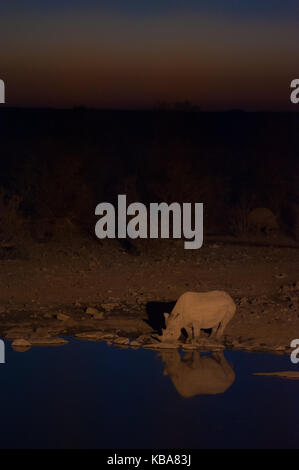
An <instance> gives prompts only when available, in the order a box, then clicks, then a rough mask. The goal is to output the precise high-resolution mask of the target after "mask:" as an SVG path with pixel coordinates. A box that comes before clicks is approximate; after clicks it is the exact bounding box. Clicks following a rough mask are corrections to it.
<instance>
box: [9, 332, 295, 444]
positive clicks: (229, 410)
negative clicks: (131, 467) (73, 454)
mask: <svg viewBox="0 0 299 470" xmlns="http://www.w3.org/2000/svg"><path fill="white" fill-rule="evenodd" d="M224 357H225V358H224ZM224 357H222V356H221V355H220V356H219V355H218V356H216V357H211V356H207V355H204V356H200V357H199V356H198V355H195V356H194V355H192V354H187V355H184V356H183V357H181V356H180V355H179V354H178V353H177V352H176V351H171V352H169V353H168V352H164V353H163V354H162V356H161V355H159V354H158V353H157V352H156V351H151V350H146V349H138V350H133V349H122V348H116V347H113V346H107V345H106V344H105V343H96V342H85V341H77V340H74V339H71V341H70V343H69V344H67V345H66V346H61V347H35V348H32V349H30V350H29V351H26V352H24V353H20V352H15V351H14V350H13V349H12V348H11V346H10V343H6V364H0V383H1V391H0V416H1V429H0V448H264V447H266V448H275V447H277V448H294V447H296V448H298V447H299V407H298V396H299V381H298V382H297V381H292V380H283V379H280V378H275V377H273V378H272V377H262V376H258V377H257V376H253V375H252V373H253V372H267V371H277V370H296V369H297V370H298V366H295V365H292V363H291V362H290V358H289V356H278V355H271V354H253V353H246V352H240V351H225V352H224ZM166 372H167V375H165V374H166Z"/></svg>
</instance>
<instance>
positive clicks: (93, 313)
mask: <svg viewBox="0 0 299 470" xmlns="http://www.w3.org/2000/svg"><path fill="white" fill-rule="evenodd" d="M85 313H86V314H87V315H90V316H91V317H92V318H94V319H95V320H103V319H104V313H103V312H99V310H98V309H96V308H93V307H88V308H87V309H86V310H85Z"/></svg>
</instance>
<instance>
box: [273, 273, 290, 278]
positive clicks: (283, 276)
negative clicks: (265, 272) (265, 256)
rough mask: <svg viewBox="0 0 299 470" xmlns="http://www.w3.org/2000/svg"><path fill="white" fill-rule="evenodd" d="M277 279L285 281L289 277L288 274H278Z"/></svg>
mask: <svg viewBox="0 0 299 470" xmlns="http://www.w3.org/2000/svg"><path fill="white" fill-rule="evenodd" d="M275 277H276V279H284V278H285V277H287V274H286V273H278V274H275Z"/></svg>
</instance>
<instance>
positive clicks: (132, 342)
mask: <svg viewBox="0 0 299 470" xmlns="http://www.w3.org/2000/svg"><path fill="white" fill-rule="evenodd" d="M130 346H132V348H140V346H141V344H140V343H139V342H138V341H136V340H133V341H131V342H130Z"/></svg>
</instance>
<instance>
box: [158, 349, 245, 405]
mask: <svg viewBox="0 0 299 470" xmlns="http://www.w3.org/2000/svg"><path fill="white" fill-rule="evenodd" d="M160 357H161V358H162V361H163V362H165V369H164V375H169V377H170V378H171V380H172V382H173V385H174V386H175V388H176V390H177V391H178V393H179V394H180V395H182V396H183V397H185V398H190V397H194V396H195V395H201V394H208V395H215V394H217V393H224V392H225V391H226V390H227V389H228V388H229V387H230V386H231V385H232V384H233V382H234V381H235V377H236V376H235V373H234V371H233V369H232V368H231V366H230V365H229V363H228V362H227V360H226V359H225V357H224V355H223V353H222V352H221V353H214V354H212V355H211V356H201V355H200V352H198V351H193V352H188V353H185V355H184V356H183V357H181V356H180V354H179V352H178V351H164V352H162V353H161V355H160Z"/></svg>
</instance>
